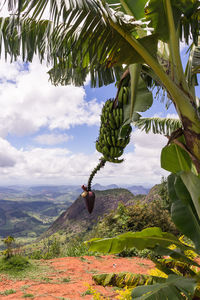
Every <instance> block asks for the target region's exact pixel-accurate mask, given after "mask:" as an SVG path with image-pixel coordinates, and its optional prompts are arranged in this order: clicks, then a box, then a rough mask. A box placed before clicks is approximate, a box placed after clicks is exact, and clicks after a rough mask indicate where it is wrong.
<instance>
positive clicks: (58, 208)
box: [0, 184, 147, 249]
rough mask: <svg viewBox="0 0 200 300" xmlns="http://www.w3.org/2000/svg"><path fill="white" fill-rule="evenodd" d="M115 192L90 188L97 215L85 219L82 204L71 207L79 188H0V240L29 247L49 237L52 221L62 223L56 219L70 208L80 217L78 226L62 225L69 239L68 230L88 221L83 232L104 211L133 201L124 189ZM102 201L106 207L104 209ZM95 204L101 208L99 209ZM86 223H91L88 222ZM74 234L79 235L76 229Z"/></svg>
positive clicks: (130, 194)
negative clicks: (95, 196) (12, 239)
mask: <svg viewBox="0 0 200 300" xmlns="http://www.w3.org/2000/svg"><path fill="white" fill-rule="evenodd" d="M117 188H118V186H116V185H109V186H102V185H100V184H96V185H94V189H95V190H96V189H98V190H100V191H97V197H100V199H99V201H97V202H98V203H97V208H96V211H97V212H98V213H96V212H94V214H93V215H92V216H90V217H89V216H88V215H87V213H86V211H84V210H85V206H84V204H83V203H82V204H81V207H79V206H80V205H78V206H77V208H76V205H75V206H74V205H72V204H73V203H76V201H77V198H78V197H79V195H80V194H81V192H82V189H81V188H80V186H73V185H64V186H33V187H28V186H9V187H0V238H1V239H3V238H5V237H6V236H8V235H11V236H13V237H14V238H15V241H16V244H17V245H18V246H19V245H24V244H27V243H32V242H34V241H36V240H37V239H38V237H40V236H41V235H42V236H43V235H44V236H46V235H49V234H50V233H51V231H52V228H54V227H52V224H54V222H55V221H56V220H58V222H60V221H59V220H60V218H61V219H62V217H60V216H62V214H63V213H64V212H66V210H67V209H68V208H70V206H71V205H72V208H71V210H73V207H75V212H73V214H75V215H76V214H77V215H78V216H80V212H81V216H80V218H81V220H80V223H79V222H78V223H77V220H75V221H73V220H71V221H69V222H68V223H67V224H66V226H65V228H68V231H69V235H70V232H71V228H72V226H74V227H75V228H78V227H80V228H81V227H82V226H83V223H85V222H86V223H87V222H88V221H89V223H88V226H86V225H84V226H86V229H87V228H88V227H90V226H91V224H94V223H95V222H96V220H97V217H99V216H100V215H103V214H104V213H105V212H106V211H107V210H108V211H109V210H110V209H112V208H116V206H117V203H118V202H119V201H120V199H121V200H122V201H124V202H126V201H128V200H131V199H132V198H133V197H134V196H133V194H132V193H131V192H130V191H128V190H127V189H126V190H123V189H117ZM130 190H131V191H135V193H136V194H137V193H138V191H139V192H140V191H141V192H143V193H144V194H145V193H146V191H147V189H145V188H143V187H141V186H140V187H138V186H132V187H130ZM107 191H109V192H107ZM119 191H120V193H119ZM125 191H126V192H125ZM117 194H118V195H117ZM122 194H123V195H122ZM79 198H81V197H79ZM115 198H116V199H115ZM102 199H104V200H102ZM123 199H124V200H123ZM106 201H107V202H109V203H110V204H108V205H106V203H105V202H106ZM79 202H80V200H79ZM115 202H116V203H115ZM114 203H115V204H114ZM99 204H101V205H100V206H99ZM102 205H103V207H102ZM88 217H89V220H88ZM84 219H85V221H84ZM90 219H91V220H92V219H93V220H92V222H91V221H90ZM56 222H57V221H56ZM56 222H55V224H56ZM75 222H76V223H77V224H76V226H75V225H73V224H74V223H75ZM54 226H55V225H54ZM77 230H78V231H79V229H77ZM46 232H47V233H46ZM53 233H54V229H53ZM0 249H3V242H2V240H1V241H0Z"/></svg>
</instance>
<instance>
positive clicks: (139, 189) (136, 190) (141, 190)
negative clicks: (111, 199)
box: [92, 183, 150, 195]
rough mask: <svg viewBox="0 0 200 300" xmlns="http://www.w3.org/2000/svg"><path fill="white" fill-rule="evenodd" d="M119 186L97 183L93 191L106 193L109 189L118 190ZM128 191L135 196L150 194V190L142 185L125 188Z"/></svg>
mask: <svg viewBox="0 0 200 300" xmlns="http://www.w3.org/2000/svg"><path fill="white" fill-rule="evenodd" d="M118 188H119V186H117V185H116V184H110V185H101V184H99V183H96V184H94V185H93V186H92V189H93V190H98V191H105V190H109V189H118ZM125 188H126V189H127V190H129V191H130V192H131V193H133V194H134V195H146V194H148V192H149V190H150V189H149V188H145V187H143V186H142V185H132V186H127V187H125Z"/></svg>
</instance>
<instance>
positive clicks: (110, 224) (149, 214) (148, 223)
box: [87, 201, 178, 239]
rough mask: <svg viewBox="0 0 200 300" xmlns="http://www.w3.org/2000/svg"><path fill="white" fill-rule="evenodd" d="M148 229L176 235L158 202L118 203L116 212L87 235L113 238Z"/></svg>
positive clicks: (107, 216)
mask: <svg viewBox="0 0 200 300" xmlns="http://www.w3.org/2000/svg"><path fill="white" fill-rule="evenodd" d="M148 227H160V228H161V229H162V231H165V232H171V233H173V234H175V235H177V234H178V230H177V229H176V227H175V225H174V223H173V222H172V220H171V216H170V214H169V212H168V210H167V209H165V208H163V205H162V203H160V201H154V202H151V203H144V202H140V201H138V202H136V204H134V205H131V206H125V205H124V204H123V203H119V205H118V208H117V211H116V210H115V211H112V212H110V213H109V214H107V215H106V216H105V217H104V218H103V219H102V220H101V221H100V222H99V223H98V224H97V225H96V226H95V227H94V228H93V230H92V232H91V233H90V234H89V235H88V237H87V238H88V239H90V238H93V237H99V238H103V237H108V238H109V237H113V236H116V235H118V234H121V233H124V232H128V231H133V232H135V231H141V230H143V229H145V228H148Z"/></svg>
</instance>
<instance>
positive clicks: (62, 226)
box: [42, 188, 136, 238]
mask: <svg viewBox="0 0 200 300" xmlns="http://www.w3.org/2000/svg"><path fill="white" fill-rule="evenodd" d="M95 194H96V201H95V207H94V210H93V212H92V214H91V215H90V214H89V213H88V211H87V209H86V207H85V203H84V199H83V198H82V197H81V196H79V197H78V198H77V199H76V201H75V202H74V203H73V204H72V205H71V206H70V207H68V208H67V210H66V211H65V212H63V213H62V214H61V216H60V217H59V218H58V219H57V220H56V221H55V222H54V223H53V224H52V225H51V226H50V228H49V229H48V230H47V231H46V232H45V233H44V234H43V235H42V238H43V237H47V236H50V235H52V234H54V233H56V232H58V231H60V230H61V231H65V232H66V234H67V235H68V236H70V235H71V236H72V235H74V234H76V233H80V232H86V231H88V230H90V229H91V228H92V226H93V225H94V224H96V223H97V221H98V219H99V218H102V217H103V216H104V215H105V214H106V213H108V212H109V211H110V210H112V209H116V208H117V206H118V203H119V202H120V201H121V202H123V203H124V204H126V203H128V204H133V203H134V201H135V199H136V198H135V197H134V195H133V194H132V193H131V192H130V191H128V190H127V189H119V188H118V189H110V190H105V191H95Z"/></svg>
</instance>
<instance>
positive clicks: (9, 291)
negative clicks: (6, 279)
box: [0, 289, 16, 296]
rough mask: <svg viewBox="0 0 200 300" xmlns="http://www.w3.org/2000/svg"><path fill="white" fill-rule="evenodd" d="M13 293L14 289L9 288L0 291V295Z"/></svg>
mask: <svg viewBox="0 0 200 300" xmlns="http://www.w3.org/2000/svg"><path fill="white" fill-rule="evenodd" d="M15 293H16V291H15V290H13V289H10V290H5V291H4V292H0V295H2V296H8V295H11V294H15Z"/></svg>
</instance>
